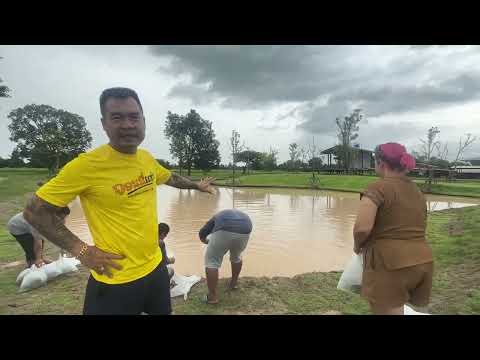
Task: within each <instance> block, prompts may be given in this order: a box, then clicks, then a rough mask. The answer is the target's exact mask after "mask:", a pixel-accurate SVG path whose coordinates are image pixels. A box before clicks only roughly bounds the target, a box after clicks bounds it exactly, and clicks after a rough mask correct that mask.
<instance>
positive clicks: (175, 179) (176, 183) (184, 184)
mask: <svg viewBox="0 0 480 360" xmlns="http://www.w3.org/2000/svg"><path fill="white" fill-rule="evenodd" d="M167 185H169V186H173V187H176V188H178V189H195V190H197V189H198V185H197V183H195V182H193V181H192V180H189V179H187V178H184V177H183V176H180V175H177V174H175V173H172V176H170V179H169V180H168V181H167Z"/></svg>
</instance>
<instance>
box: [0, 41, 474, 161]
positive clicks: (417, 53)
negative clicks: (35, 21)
mask: <svg viewBox="0 0 480 360" xmlns="http://www.w3.org/2000/svg"><path fill="white" fill-rule="evenodd" d="M0 57H3V59H1V60H0V77H1V78H2V79H3V80H4V83H5V84H6V85H8V86H9V87H10V88H11V89H12V92H11V95H12V97H11V98H8V99H3V98H1V99H0V156H2V157H8V156H9V155H10V153H11V151H12V150H13V148H14V144H13V143H12V142H10V141H9V135H10V134H9V131H8V128H7V125H8V123H9V119H8V118H7V115H8V113H9V112H10V111H11V110H13V109H16V108H18V107H23V106H24V105H27V104H32V103H35V104H48V105H51V106H53V107H56V108H61V109H64V110H67V111H70V112H73V113H76V114H78V115H81V116H82V117H84V118H85V120H86V122H87V127H88V129H89V130H90V132H91V133H92V135H93V147H96V146H99V145H101V144H103V143H105V142H107V137H106V135H105V134H104V132H103V130H102V127H101V123H100V111H99V105H98V97H99V95H100V93H101V91H102V90H103V89H105V88H108V87H113V86H125V87H131V88H133V89H135V90H136V91H137V93H138V94H139V96H140V99H141V101H142V104H143V108H144V112H145V117H146V122H147V135H146V139H145V141H144V143H143V144H142V147H144V148H146V149H148V150H150V151H151V152H152V153H153V155H154V156H155V157H157V158H163V159H168V160H171V156H170V153H169V144H168V141H167V139H165V137H164V135H163V129H164V123H165V117H166V115H167V111H172V112H175V113H179V114H185V113H187V112H188V111H189V110H190V109H195V110H197V111H198V112H199V113H200V115H201V116H202V117H203V118H205V119H207V120H210V121H212V122H213V127H214V129H215V132H216V135H217V139H218V140H219V141H220V144H221V145H220V153H221V156H222V163H228V162H229V161H230V160H231V159H230V157H229V155H228V149H229V146H228V141H229V137H230V135H231V132H232V130H233V129H236V130H237V131H238V132H239V133H240V135H241V140H242V141H244V142H245V144H246V145H247V146H248V147H250V148H251V149H254V150H257V151H267V150H268V149H269V147H273V148H275V149H277V150H278V151H279V157H280V160H281V161H284V160H287V158H288V145H289V144H290V143H292V142H297V143H299V144H301V145H306V144H307V143H309V142H311V141H312V137H315V142H316V143H317V144H318V145H319V146H320V147H321V148H328V147H331V146H333V145H335V144H336V142H337V138H336V128H335V118H336V117H343V116H345V115H347V114H348V113H349V112H351V110H353V109H355V108H361V109H363V111H364V114H365V120H364V121H363V122H362V123H361V125H360V132H359V138H358V143H359V144H360V145H361V146H362V147H363V148H367V149H372V148H373V147H374V146H375V145H376V144H379V143H384V142H388V141H396V142H400V143H403V144H405V145H406V146H407V148H408V149H409V150H410V151H412V150H416V149H418V147H419V143H420V141H419V138H420V137H425V134H426V132H427V130H428V128H429V127H431V126H437V127H438V128H439V129H440V131H441V132H440V135H439V139H440V140H441V141H446V142H448V143H449V145H450V146H449V147H450V158H451V157H452V156H454V152H455V147H456V146H457V145H456V144H457V142H458V138H459V137H460V136H462V135H464V134H465V133H467V132H471V133H474V134H476V135H480V125H478V120H479V119H480V47H478V46H465V45H462V46H460V45H459V46H407V45H402V46H364V45H357V46H346V45H345V46H278V45H277V46H245V45H241V46H171V45H169V46H161V45H155V46H144V45H142V46H83V45H82V46H78V45H71V46H65V45H62V46H25V45H22V46H10V45H8V46H6V45H0ZM472 157H476V158H480V141H477V142H476V143H475V144H474V146H473V147H472V148H471V149H470V150H469V151H468V153H467V154H466V156H465V158H472Z"/></svg>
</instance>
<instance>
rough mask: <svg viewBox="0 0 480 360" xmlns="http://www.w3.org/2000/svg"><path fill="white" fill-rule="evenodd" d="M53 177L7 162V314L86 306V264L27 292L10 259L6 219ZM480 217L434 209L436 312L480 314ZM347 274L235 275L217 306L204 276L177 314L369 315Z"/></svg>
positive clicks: (2, 285) (16, 253)
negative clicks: (343, 287)
mask: <svg viewBox="0 0 480 360" xmlns="http://www.w3.org/2000/svg"><path fill="white" fill-rule="evenodd" d="M46 176H47V172H46V171H44V170H14V171H13V170H3V169H0V179H1V180H0V199H1V200H0V211H1V212H0V214H1V220H2V221H1V223H0V266H1V267H0V293H1V294H2V296H1V297H0V314H80V313H81V310H82V306H83V299H84V292H85V286H86V281H87V278H88V271H87V270H86V269H85V268H83V267H80V271H78V272H76V273H72V274H68V275H66V276H64V277H63V278H58V279H55V280H54V281H52V282H49V284H48V286H46V287H43V288H39V289H36V290H33V291H31V292H28V293H23V294H19V293H18V292H17V291H18V286H17V285H16V284H15V278H16V276H17V275H18V273H19V272H20V270H21V269H22V267H23V264H19V265H16V266H10V267H4V266H2V265H5V263H8V262H11V261H15V260H23V255H22V251H21V249H20V246H19V245H17V243H16V242H15V241H14V240H13V238H12V237H11V236H10V235H9V234H8V233H7V231H6V229H5V223H6V221H7V220H8V218H9V217H10V216H11V215H14V214H15V213H16V212H18V211H20V210H21V209H22V208H23V206H24V203H25V200H26V197H27V196H28V194H29V193H31V192H33V191H34V190H35V189H36V182H37V181H39V180H42V179H45V178H46ZM254 176H261V177H267V176H271V174H261V175H254ZM294 176H295V175H294ZM332 177H334V176H332ZM339 177H340V178H342V177H341V176H339ZM321 178H323V177H321ZM358 178H362V179H363V180H361V181H371V180H372V179H373V178H370V179H368V178H367V177H358ZM352 181H353V182H352ZM359 181H360V180H357V179H354V180H351V182H348V181H345V182H344V184H346V185H343V186H345V187H346V186H350V187H351V188H350V190H353V187H354V186H359V185H358V184H359ZM352 184H353V185H352ZM467 187H468V186H467ZM479 220H480V207H479V206H477V207H471V208H463V209H455V210H445V211H440V212H435V213H432V214H431V215H430V216H429V221H428V240H429V242H430V243H431V245H432V248H433V251H434V256H435V278H434V288H433V296H432V301H431V303H430V305H429V306H428V307H427V308H424V309H419V310H422V311H428V312H430V313H433V314H480V239H479V234H480V221H479ZM57 251H58V250H57V249H55V247H54V246H52V245H49V247H48V249H47V255H48V254H49V255H50V257H54V256H56V254H57V253H58V252H57ZM339 277H340V273H338V272H330V273H308V274H302V275H298V276H295V277H293V278H285V277H277V278H263V277H260V278H252V277H245V278H241V281H240V288H239V289H238V290H236V291H234V292H230V293H229V292H226V291H225V287H226V281H227V280H226V279H222V280H221V281H220V284H219V287H220V298H221V303H220V304H219V305H217V306H210V305H206V304H203V302H202V301H201V299H202V296H203V295H204V294H205V292H206V283H205V281H204V280H202V282H201V283H199V284H198V285H196V286H195V287H194V288H193V289H192V291H191V293H190V294H189V298H188V300H187V301H184V300H183V299H182V298H180V299H174V301H173V307H174V312H175V314H339V313H341V314H368V313H369V310H368V306H367V304H366V302H365V301H364V300H363V299H362V298H360V297H359V296H357V295H354V294H348V293H344V292H342V291H338V290H337V289H336V284H337V281H338V279H339Z"/></svg>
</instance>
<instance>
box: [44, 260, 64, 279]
mask: <svg viewBox="0 0 480 360" xmlns="http://www.w3.org/2000/svg"><path fill="white" fill-rule="evenodd" d="M41 270H43V272H44V273H45V274H46V275H47V280H51V279H54V278H56V277H57V276H59V275H61V274H62V271H61V270H60V269H59V267H58V263H57V262H56V261H53V262H51V263H50V264H47V265H43V266H42V267H41Z"/></svg>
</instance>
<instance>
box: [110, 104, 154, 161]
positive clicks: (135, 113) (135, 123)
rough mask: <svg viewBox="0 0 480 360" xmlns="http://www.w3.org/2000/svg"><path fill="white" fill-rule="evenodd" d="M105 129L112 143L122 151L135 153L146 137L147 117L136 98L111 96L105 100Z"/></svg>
mask: <svg viewBox="0 0 480 360" xmlns="http://www.w3.org/2000/svg"><path fill="white" fill-rule="evenodd" d="M104 113H105V114H104V117H103V118H102V125H103V129H104V130H105V132H106V133H107V136H108V138H109V139H110V144H111V145H112V146H113V147H114V148H115V149H116V150H119V151H121V152H125V153H132V152H133V153H134V152H135V151H136V149H137V147H138V146H139V145H140V144H141V143H142V141H143V140H144V139H145V119H144V118H143V113H142V110H141V109H140V106H139V105H138V103H137V102H136V101H135V99H133V98H131V97H128V98H126V99H118V98H109V99H108V100H107V101H106V102H105V106H104Z"/></svg>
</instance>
